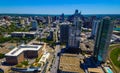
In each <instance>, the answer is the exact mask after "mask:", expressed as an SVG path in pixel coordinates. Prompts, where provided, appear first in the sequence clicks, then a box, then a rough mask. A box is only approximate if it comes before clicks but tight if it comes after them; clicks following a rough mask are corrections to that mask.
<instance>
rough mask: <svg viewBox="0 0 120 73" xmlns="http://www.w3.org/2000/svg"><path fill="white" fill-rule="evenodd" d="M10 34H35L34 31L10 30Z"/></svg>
mask: <svg viewBox="0 0 120 73" xmlns="http://www.w3.org/2000/svg"><path fill="white" fill-rule="evenodd" d="M12 34H36V32H12Z"/></svg>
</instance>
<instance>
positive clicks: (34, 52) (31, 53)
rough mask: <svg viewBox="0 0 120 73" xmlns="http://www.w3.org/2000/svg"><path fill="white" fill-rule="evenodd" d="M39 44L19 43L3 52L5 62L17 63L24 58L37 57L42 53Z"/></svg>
mask: <svg viewBox="0 0 120 73" xmlns="http://www.w3.org/2000/svg"><path fill="white" fill-rule="evenodd" d="M41 48H42V46H41V45H20V46H18V47H16V48H14V49H13V50H12V51H10V52H8V53H7V54H5V56H6V63H8V64H18V63H20V62H22V61H24V60H25V58H37V57H39V56H41V55H42V49H41Z"/></svg>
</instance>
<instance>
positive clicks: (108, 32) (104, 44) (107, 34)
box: [94, 17, 113, 62]
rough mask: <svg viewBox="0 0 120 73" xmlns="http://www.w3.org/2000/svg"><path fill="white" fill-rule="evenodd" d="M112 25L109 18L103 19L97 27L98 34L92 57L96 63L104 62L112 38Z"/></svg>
mask: <svg viewBox="0 0 120 73" xmlns="http://www.w3.org/2000/svg"><path fill="white" fill-rule="evenodd" d="M112 31H113V24H112V22H111V19H110V17H105V18H104V19H103V20H102V21H101V22H100V25H99V26H98V32H97V36H96V41H95V47H94V57H95V59H96V60H97V61H100V62H105V61H106V59H107V54H108V48H109V44H110V39H111V36H112Z"/></svg>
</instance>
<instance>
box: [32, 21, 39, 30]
mask: <svg viewBox="0 0 120 73" xmlns="http://www.w3.org/2000/svg"><path fill="white" fill-rule="evenodd" d="M37 28H38V23H37V21H36V20H33V21H32V30H37Z"/></svg>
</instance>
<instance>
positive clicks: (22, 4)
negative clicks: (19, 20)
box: [0, 0, 120, 14]
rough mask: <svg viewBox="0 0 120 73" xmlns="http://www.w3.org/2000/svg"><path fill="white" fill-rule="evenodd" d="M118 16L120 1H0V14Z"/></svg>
mask: <svg viewBox="0 0 120 73" xmlns="http://www.w3.org/2000/svg"><path fill="white" fill-rule="evenodd" d="M75 9H78V10H79V11H81V12H82V14H120V0H1V1H0V13H19V14H61V13H65V14H72V13H74V11H75Z"/></svg>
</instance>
